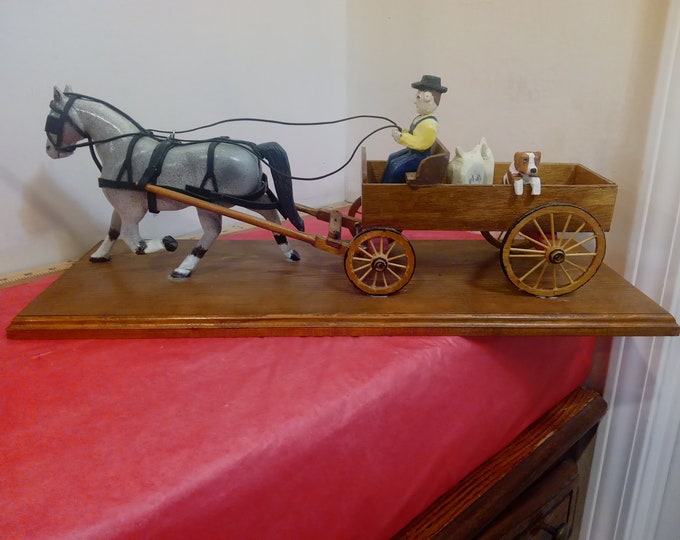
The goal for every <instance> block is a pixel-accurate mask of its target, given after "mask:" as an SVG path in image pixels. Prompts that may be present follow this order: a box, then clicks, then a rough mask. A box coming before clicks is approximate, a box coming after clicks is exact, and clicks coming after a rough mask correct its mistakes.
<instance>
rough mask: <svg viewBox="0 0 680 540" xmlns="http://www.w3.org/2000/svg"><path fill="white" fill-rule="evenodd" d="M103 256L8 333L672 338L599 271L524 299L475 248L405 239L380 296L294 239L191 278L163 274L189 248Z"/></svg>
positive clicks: (486, 251) (231, 249)
mask: <svg viewBox="0 0 680 540" xmlns="http://www.w3.org/2000/svg"><path fill="white" fill-rule="evenodd" d="M194 243H195V242H194V241H181V242H180V247H179V249H178V250H177V251H176V252H174V253H166V252H163V253H155V254H150V255H144V256H138V255H134V254H132V253H130V252H129V251H125V248H124V246H117V250H116V251H114V254H113V257H112V260H111V261H110V262H109V263H104V264H92V263H90V262H89V261H88V257H89V254H87V255H86V256H84V257H83V258H82V259H81V260H80V261H78V262H77V263H76V264H74V265H73V266H72V267H71V268H70V269H69V270H67V271H66V272H64V274H63V275H62V276H61V277H60V278H59V279H58V280H57V281H55V282H54V283H53V284H52V285H51V286H50V287H48V288H47V289H46V290H45V291H44V292H43V293H42V294H41V295H40V296H38V297H37V298H36V299H35V300H34V301H33V302H32V303H31V304H30V305H29V306H28V307H26V308H25V309H24V310H23V311H22V312H21V313H20V314H19V315H17V316H16V317H15V318H14V320H13V321H12V324H11V325H10V326H9V327H8V329H7V335H8V337H10V338H25V339H44V338H141V337H149V338H153V337H164V338H168V337H227V336H336V335H354V336H358V335H477V336H482V335H523V336H528V335H601V336H602V335H605V336H613V335H677V334H678V332H679V331H680V329H679V327H678V325H677V324H676V322H675V319H674V318H673V317H672V316H671V315H670V314H669V313H667V312H666V311H665V310H664V309H663V308H661V307H660V306H658V305H657V304H656V303H655V302H653V301H652V300H650V299H649V298H647V297H646V296H645V295H644V294H642V293H641V292H640V291H638V290H637V289H636V288H635V287H633V286H632V285H630V284H629V283H627V282H626V281H625V280H624V279H623V278H621V277H620V276H619V275H618V274H616V273H615V272H614V271H613V270H611V269H610V268H608V267H606V266H604V265H603V267H602V268H601V269H600V270H599V272H598V273H597V274H596V275H595V277H594V278H593V279H592V280H591V281H589V282H588V283H587V284H586V285H585V286H583V287H582V288H581V289H579V290H577V291H575V292H573V293H571V294H568V295H565V296H561V297H558V298H553V299H546V298H536V297H533V296H529V295H527V294H525V293H523V292H521V291H518V290H517V289H515V288H514V286H513V285H512V284H511V283H509V282H508V280H507V279H506V278H505V275H504V274H503V271H502V269H501V267H500V263H499V255H498V251H497V250H496V249H495V248H493V247H491V246H490V245H489V244H487V243H486V242H484V241H415V242H413V246H414V249H415V253H416V259H417V264H416V272H415V275H414V277H413V279H412V280H411V282H410V283H409V284H408V285H407V286H406V287H405V288H404V289H402V290H401V291H400V292H399V293H397V294H395V295H393V296H389V297H371V296H367V295H365V294H363V293H361V292H360V291H358V290H357V289H356V288H355V287H354V286H353V285H352V283H351V282H350V281H349V279H348V278H347V276H346V275H345V272H344V267H343V260H342V258H341V257H339V256H337V255H333V254H329V253H325V252H323V251H320V250H317V249H314V248H313V247H311V246H309V245H307V244H299V243H297V242H296V243H295V248H296V249H297V250H298V251H299V252H300V253H301V255H302V261H301V262H299V263H289V262H287V261H285V260H284V258H283V256H282V255H281V253H280V251H279V249H278V247H277V246H276V244H275V243H274V242H273V241H271V240H270V241H260V240H258V241H247V240H238V241H236V240H232V241H228V240H227V241H219V242H216V243H215V245H214V246H213V248H212V249H211V250H210V252H209V253H208V254H207V255H206V257H205V258H204V259H203V261H202V262H201V264H200V265H199V267H198V269H197V271H196V272H195V273H194V275H193V276H192V277H191V278H190V279H189V280H187V281H185V282H173V281H171V280H170V279H168V277H167V276H168V275H169V273H170V272H171V271H172V269H173V268H174V267H175V266H176V265H177V264H178V263H179V261H181V260H182V258H183V257H184V255H185V254H186V253H188V252H189V251H190V250H191V248H192V247H193V245H194Z"/></svg>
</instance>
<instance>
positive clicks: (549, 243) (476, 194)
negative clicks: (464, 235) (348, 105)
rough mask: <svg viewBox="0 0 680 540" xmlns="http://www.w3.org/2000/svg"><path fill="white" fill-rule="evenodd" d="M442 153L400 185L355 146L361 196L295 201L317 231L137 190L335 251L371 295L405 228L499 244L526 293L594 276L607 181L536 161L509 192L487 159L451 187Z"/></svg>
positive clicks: (409, 250) (611, 189)
mask: <svg viewBox="0 0 680 540" xmlns="http://www.w3.org/2000/svg"><path fill="white" fill-rule="evenodd" d="M448 158H449V152H448V151H447V150H446V148H445V147H444V145H443V144H442V143H441V142H440V141H437V143H436V145H435V147H434V151H433V154H432V155H431V156H430V157H428V158H427V159H426V160H424V161H423V162H422V163H421V165H420V168H419V169H418V171H417V172H416V173H412V174H409V175H407V182H406V183H405V184H381V183H380V178H381V176H382V173H383V171H384V169H385V165H386V162H385V161H369V160H367V159H366V154H365V151H364V150H363V149H362V195H361V197H360V198H359V199H358V200H357V201H355V203H354V204H353V205H352V206H351V208H350V211H349V213H348V214H347V215H346V214H342V213H340V212H339V211H338V210H327V209H314V208H310V207H307V206H303V205H297V207H298V209H299V210H300V211H303V212H306V213H308V214H311V215H313V216H316V217H317V218H318V219H321V220H324V221H327V222H328V223H329V231H328V235H327V236H319V235H310V234H307V233H304V232H300V231H294V230H291V229H288V228H285V227H280V226H277V225H274V224H272V223H270V222H268V221H265V220H262V219H259V218H255V217H251V216H250V215H247V214H244V213H243V212H239V211H235V210H232V209H229V208H225V207H223V206H220V205H217V204H214V203H209V202H205V201H202V200H200V199H195V198H193V197H190V196H186V195H182V194H178V193H176V192H173V191H170V190H166V189H164V188H162V187H160V186H153V185H149V186H147V189H148V190H149V191H154V192H156V193H158V194H161V195H164V196H167V197H170V198H174V199H178V200H182V202H185V203H188V204H192V205H194V206H198V207H203V208H206V209H208V210H211V211H214V212H217V213H220V214H222V215H226V216H228V217H232V218H234V219H238V220H240V221H244V222H246V223H250V224H252V225H256V226H258V227H262V228H265V229H269V230H272V231H273V232H277V233H281V234H285V235H286V236H288V237H290V238H295V239H297V240H301V241H303V242H307V243H309V244H311V245H313V246H314V247H316V248H319V249H322V250H324V251H328V252H332V253H336V254H339V255H342V256H344V268H345V273H346V274H347V277H348V278H349V280H350V281H351V282H352V283H353V284H354V285H355V286H356V287H357V288H358V289H359V290H361V291H363V292H365V293H367V294H371V295H389V294H392V293H395V292H397V291H399V290H400V289H402V288H403V287H404V286H405V285H406V284H407V283H408V282H409V281H410V280H411V278H412V276H413V274H414V272H415V268H416V255H415V251H414V249H413V246H412V245H411V243H410V242H409V240H408V238H407V235H408V231H409V230H456V231H481V232H482V235H483V236H484V238H486V239H487V241H488V242H489V243H491V244H492V245H494V246H495V247H496V248H498V249H499V250H500V264H501V266H502V268H503V271H504V272H505V274H506V276H507V278H508V279H509V280H510V282H512V283H513V284H514V285H515V286H516V287H518V288H519V289H520V290H522V291H525V292H527V293H530V294H533V295H536V296H546V297H550V296H559V295H562V294H566V293H569V292H572V291H574V290H576V289H578V288H579V287H581V286H582V285H584V284H585V283H586V282H587V281H588V280H589V279H590V278H592V277H593V276H594V275H595V273H596V272H597V270H598V268H599V267H600V264H601V263H602V260H603V259H604V255H605V236H604V232H605V231H608V230H609V228H610V226H611V221H612V214H613V212H614V204H615V201H616V192H617V186H616V184H615V183H613V182H611V181H610V180H607V179H606V178H604V177H602V176H600V175H598V174H596V173H594V172H593V171H591V170H589V169H587V168H586V167H583V166H582V165H577V164H565V163H542V164H541V169H540V177H541V183H542V193H541V195H538V196H534V195H531V194H529V193H525V194H524V195H519V196H518V195H515V193H514V190H513V187H512V186H511V185H504V184H503V175H504V173H505V171H507V169H508V165H509V164H508V163H497V164H496V166H495V171H494V179H493V184H488V185H453V184H449V183H447V180H446V178H445V171H446V166H447V164H448ZM343 228H346V229H349V230H350V231H351V232H352V234H353V238H352V239H351V240H344V239H342V235H341V231H342V229H343ZM452 271H454V272H455V268H452Z"/></svg>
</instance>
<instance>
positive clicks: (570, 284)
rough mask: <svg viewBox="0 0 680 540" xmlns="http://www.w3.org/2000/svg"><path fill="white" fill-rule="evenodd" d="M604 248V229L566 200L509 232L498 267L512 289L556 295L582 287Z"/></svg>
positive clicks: (531, 214) (522, 220)
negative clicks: (511, 285)
mask: <svg viewBox="0 0 680 540" xmlns="http://www.w3.org/2000/svg"><path fill="white" fill-rule="evenodd" d="M604 252H605V238H604V232H603V230H602V227H601V226H600V224H599V223H598V221H597V220H596V219H595V218H594V217H593V216H592V215H591V214H590V213H589V212H587V211H586V210H584V209H582V208H579V207H578V206H574V205H570V204H559V203H556V204H546V205H544V206H539V207H537V208H534V209H533V210H530V211H529V212H527V213H526V214H524V215H523V216H522V217H521V218H519V219H518V220H517V221H516V222H515V223H514V224H513V225H512V227H511V228H510V229H509V230H508V233H507V234H506V236H505V239H504V240H503V246H502V248H501V266H502V267H503V271H504V272H505V275H506V276H507V277H508V279H509V280H510V281H511V282H512V283H513V284H514V285H515V286H516V287H517V288H519V289H521V290H523V291H525V292H528V293H530V294H533V295H535V296H559V295H562V294H566V293H570V292H572V291H575V290H576V289H578V288H579V287H581V286H583V285H585V283H587V282H588V280H589V279H590V278H592V277H593V276H594V275H595V272H597V270H598V268H599V267H600V264H602V259H604Z"/></svg>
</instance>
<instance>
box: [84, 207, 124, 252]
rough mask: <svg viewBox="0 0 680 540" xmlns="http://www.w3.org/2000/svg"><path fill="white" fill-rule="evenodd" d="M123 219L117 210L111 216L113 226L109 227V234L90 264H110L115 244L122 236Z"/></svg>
mask: <svg viewBox="0 0 680 540" xmlns="http://www.w3.org/2000/svg"><path fill="white" fill-rule="evenodd" d="M120 227H121V219H120V215H119V214H118V212H116V211H115V210H114V211H113V214H112V215H111V224H110V225H109V232H108V233H107V235H106V236H105V237H104V240H102V243H101V244H100V245H99V247H98V248H97V251H95V252H94V253H93V254H92V255H90V262H94V263H99V262H108V261H110V260H111V248H112V247H113V244H114V242H115V241H116V239H117V238H118V237H119V236H120Z"/></svg>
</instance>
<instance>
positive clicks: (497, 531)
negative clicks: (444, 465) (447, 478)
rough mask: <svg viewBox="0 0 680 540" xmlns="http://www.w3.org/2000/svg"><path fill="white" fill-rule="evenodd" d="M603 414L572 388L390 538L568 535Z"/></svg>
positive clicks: (596, 399)
mask: <svg viewBox="0 0 680 540" xmlns="http://www.w3.org/2000/svg"><path fill="white" fill-rule="evenodd" d="M606 409H607V405H606V403H605V401H604V399H603V398H602V397H601V396H600V394H599V393H598V392H596V391H594V390H587V389H584V388H578V389H577V390H575V391H574V392H572V393H571V394H569V395H568V396H567V397H566V398H565V399H563V400H562V401H561V402H560V403H558V404H557V405H556V406H555V407H553V408H552V409H551V410H549V411H548V412H547V413H546V414H545V415H543V416H542V417H541V418H540V419H539V420H538V421H537V422H535V423H534V424H532V425H531V426H530V427H529V428H527V429H526V430H525V431H524V432H523V433H522V434H521V435H520V436H519V437H517V438H516V439H515V440H514V441H513V442H512V443H511V444H510V445H508V446H507V447H506V448H504V449H503V450H502V451H501V452H499V453H498V454H496V455H495V456H494V457H492V458H491V459H489V460H488V461H487V462H485V463H484V464H483V465H481V466H480V467H478V468H477V469H476V470H474V471H473V472H472V473H470V474H469V475H468V476H467V477H466V478H464V479H463V480H462V481H461V482H460V483H459V484H458V485H456V486H455V487H454V488H453V489H451V490H450V491H448V492H447V493H445V494H444V495H442V496H441V497H440V498H439V499H437V500H436V501H435V502H434V503H432V504H431V505H430V506H429V507H428V508H427V509H426V510H425V511H424V512H422V513H421V514H419V515H418V516H417V517H415V518H414V519H413V520H412V521H411V522H410V523H409V524H408V525H407V526H406V527H405V528H404V529H402V530H401V531H400V532H399V533H398V534H397V535H396V536H395V537H394V538H395V539H416V538H417V539H421V538H436V539H471V538H484V539H489V540H491V539H493V540H499V539H505V538H507V539H510V538H523V539H524V538H548V537H553V538H562V539H564V538H570V537H571V535H572V532H576V531H578V530H579V526H580V515H581V511H582V507H583V499H584V497H583V496H582V494H584V493H585V487H586V485H587V479H588V477H587V469H588V466H589V463H590V455H589V452H590V450H591V449H592V445H591V444H590V443H591V440H592V439H593V436H594V433H595V430H596V426H597V424H598V422H599V421H600V419H601V418H602V416H603V415H604V414H605V412H606ZM546 534H547V535H548V536H545V535H546Z"/></svg>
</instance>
